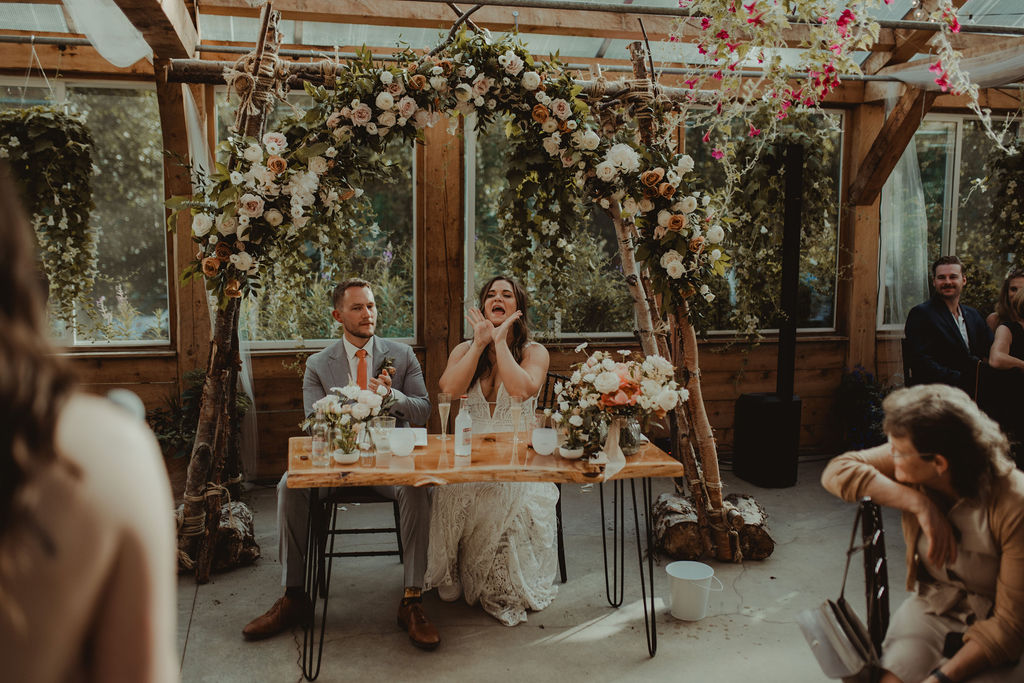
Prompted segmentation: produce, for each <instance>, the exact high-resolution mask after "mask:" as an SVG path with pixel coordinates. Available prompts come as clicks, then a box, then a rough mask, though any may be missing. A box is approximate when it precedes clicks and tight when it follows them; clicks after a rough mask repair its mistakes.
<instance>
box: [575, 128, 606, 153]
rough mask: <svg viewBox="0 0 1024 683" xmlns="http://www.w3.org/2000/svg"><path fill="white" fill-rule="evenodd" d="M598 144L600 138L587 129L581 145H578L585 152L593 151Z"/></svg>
mask: <svg viewBox="0 0 1024 683" xmlns="http://www.w3.org/2000/svg"><path fill="white" fill-rule="evenodd" d="M600 144H601V136H600V135H598V134H597V133H595V132H594V131H592V130H589V129H588V130H587V131H586V132H585V133H584V134H583V139H582V144H581V145H580V147H581V148H583V149H586V150H595V149H597V147H598V145H600Z"/></svg>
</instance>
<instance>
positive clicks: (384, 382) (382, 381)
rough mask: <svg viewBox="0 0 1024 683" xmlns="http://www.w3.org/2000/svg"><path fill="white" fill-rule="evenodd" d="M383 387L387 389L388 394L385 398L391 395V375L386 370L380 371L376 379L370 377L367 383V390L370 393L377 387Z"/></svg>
mask: <svg viewBox="0 0 1024 683" xmlns="http://www.w3.org/2000/svg"><path fill="white" fill-rule="evenodd" d="M380 386H385V387H387V388H388V393H387V394H385V396H388V395H390V394H391V375H390V374H389V373H388V371H387V370H382V371H381V373H380V375H378V376H377V377H371V378H370V382H369V389H370V390H371V391H377V387H380Z"/></svg>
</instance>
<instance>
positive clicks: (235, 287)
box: [224, 278, 242, 299]
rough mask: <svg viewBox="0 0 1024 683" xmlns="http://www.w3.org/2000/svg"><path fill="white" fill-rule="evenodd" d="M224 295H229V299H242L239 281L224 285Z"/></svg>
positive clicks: (234, 280)
mask: <svg viewBox="0 0 1024 683" xmlns="http://www.w3.org/2000/svg"><path fill="white" fill-rule="evenodd" d="M224 293H225V294H227V296H228V298H229V299H240V298H241V297H242V288H241V285H239V284H238V280H236V279H233V278H232V279H231V280H228V282H227V284H226V285H224Z"/></svg>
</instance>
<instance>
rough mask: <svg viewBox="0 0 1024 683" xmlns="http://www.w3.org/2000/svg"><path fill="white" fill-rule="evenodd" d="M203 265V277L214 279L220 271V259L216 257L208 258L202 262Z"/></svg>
mask: <svg viewBox="0 0 1024 683" xmlns="http://www.w3.org/2000/svg"><path fill="white" fill-rule="evenodd" d="M202 264H203V275H205V276H206V277H213V276H214V275H216V274H217V271H218V270H220V259H219V258H217V257H216V256H207V257H206V258H204V259H203V261H202Z"/></svg>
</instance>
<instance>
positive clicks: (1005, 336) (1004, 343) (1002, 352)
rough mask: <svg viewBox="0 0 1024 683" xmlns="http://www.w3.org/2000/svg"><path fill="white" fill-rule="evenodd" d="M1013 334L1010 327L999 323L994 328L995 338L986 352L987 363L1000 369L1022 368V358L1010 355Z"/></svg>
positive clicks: (1023, 363) (1023, 364) (1023, 365)
mask: <svg viewBox="0 0 1024 683" xmlns="http://www.w3.org/2000/svg"><path fill="white" fill-rule="evenodd" d="M1012 340H1013V335H1012V334H1011V333H1010V328H1008V327H1007V326H1006V325H1000V326H999V327H998V328H997V329H996V339H995V341H994V342H992V348H991V349H990V350H989V352H988V364H989V365H991V366H992V367H994V368H999V369H1000V370H1006V369H1008V368H1024V360H1021V359H1019V358H1014V357H1013V356H1011V355H1010V343H1011V341H1012Z"/></svg>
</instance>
